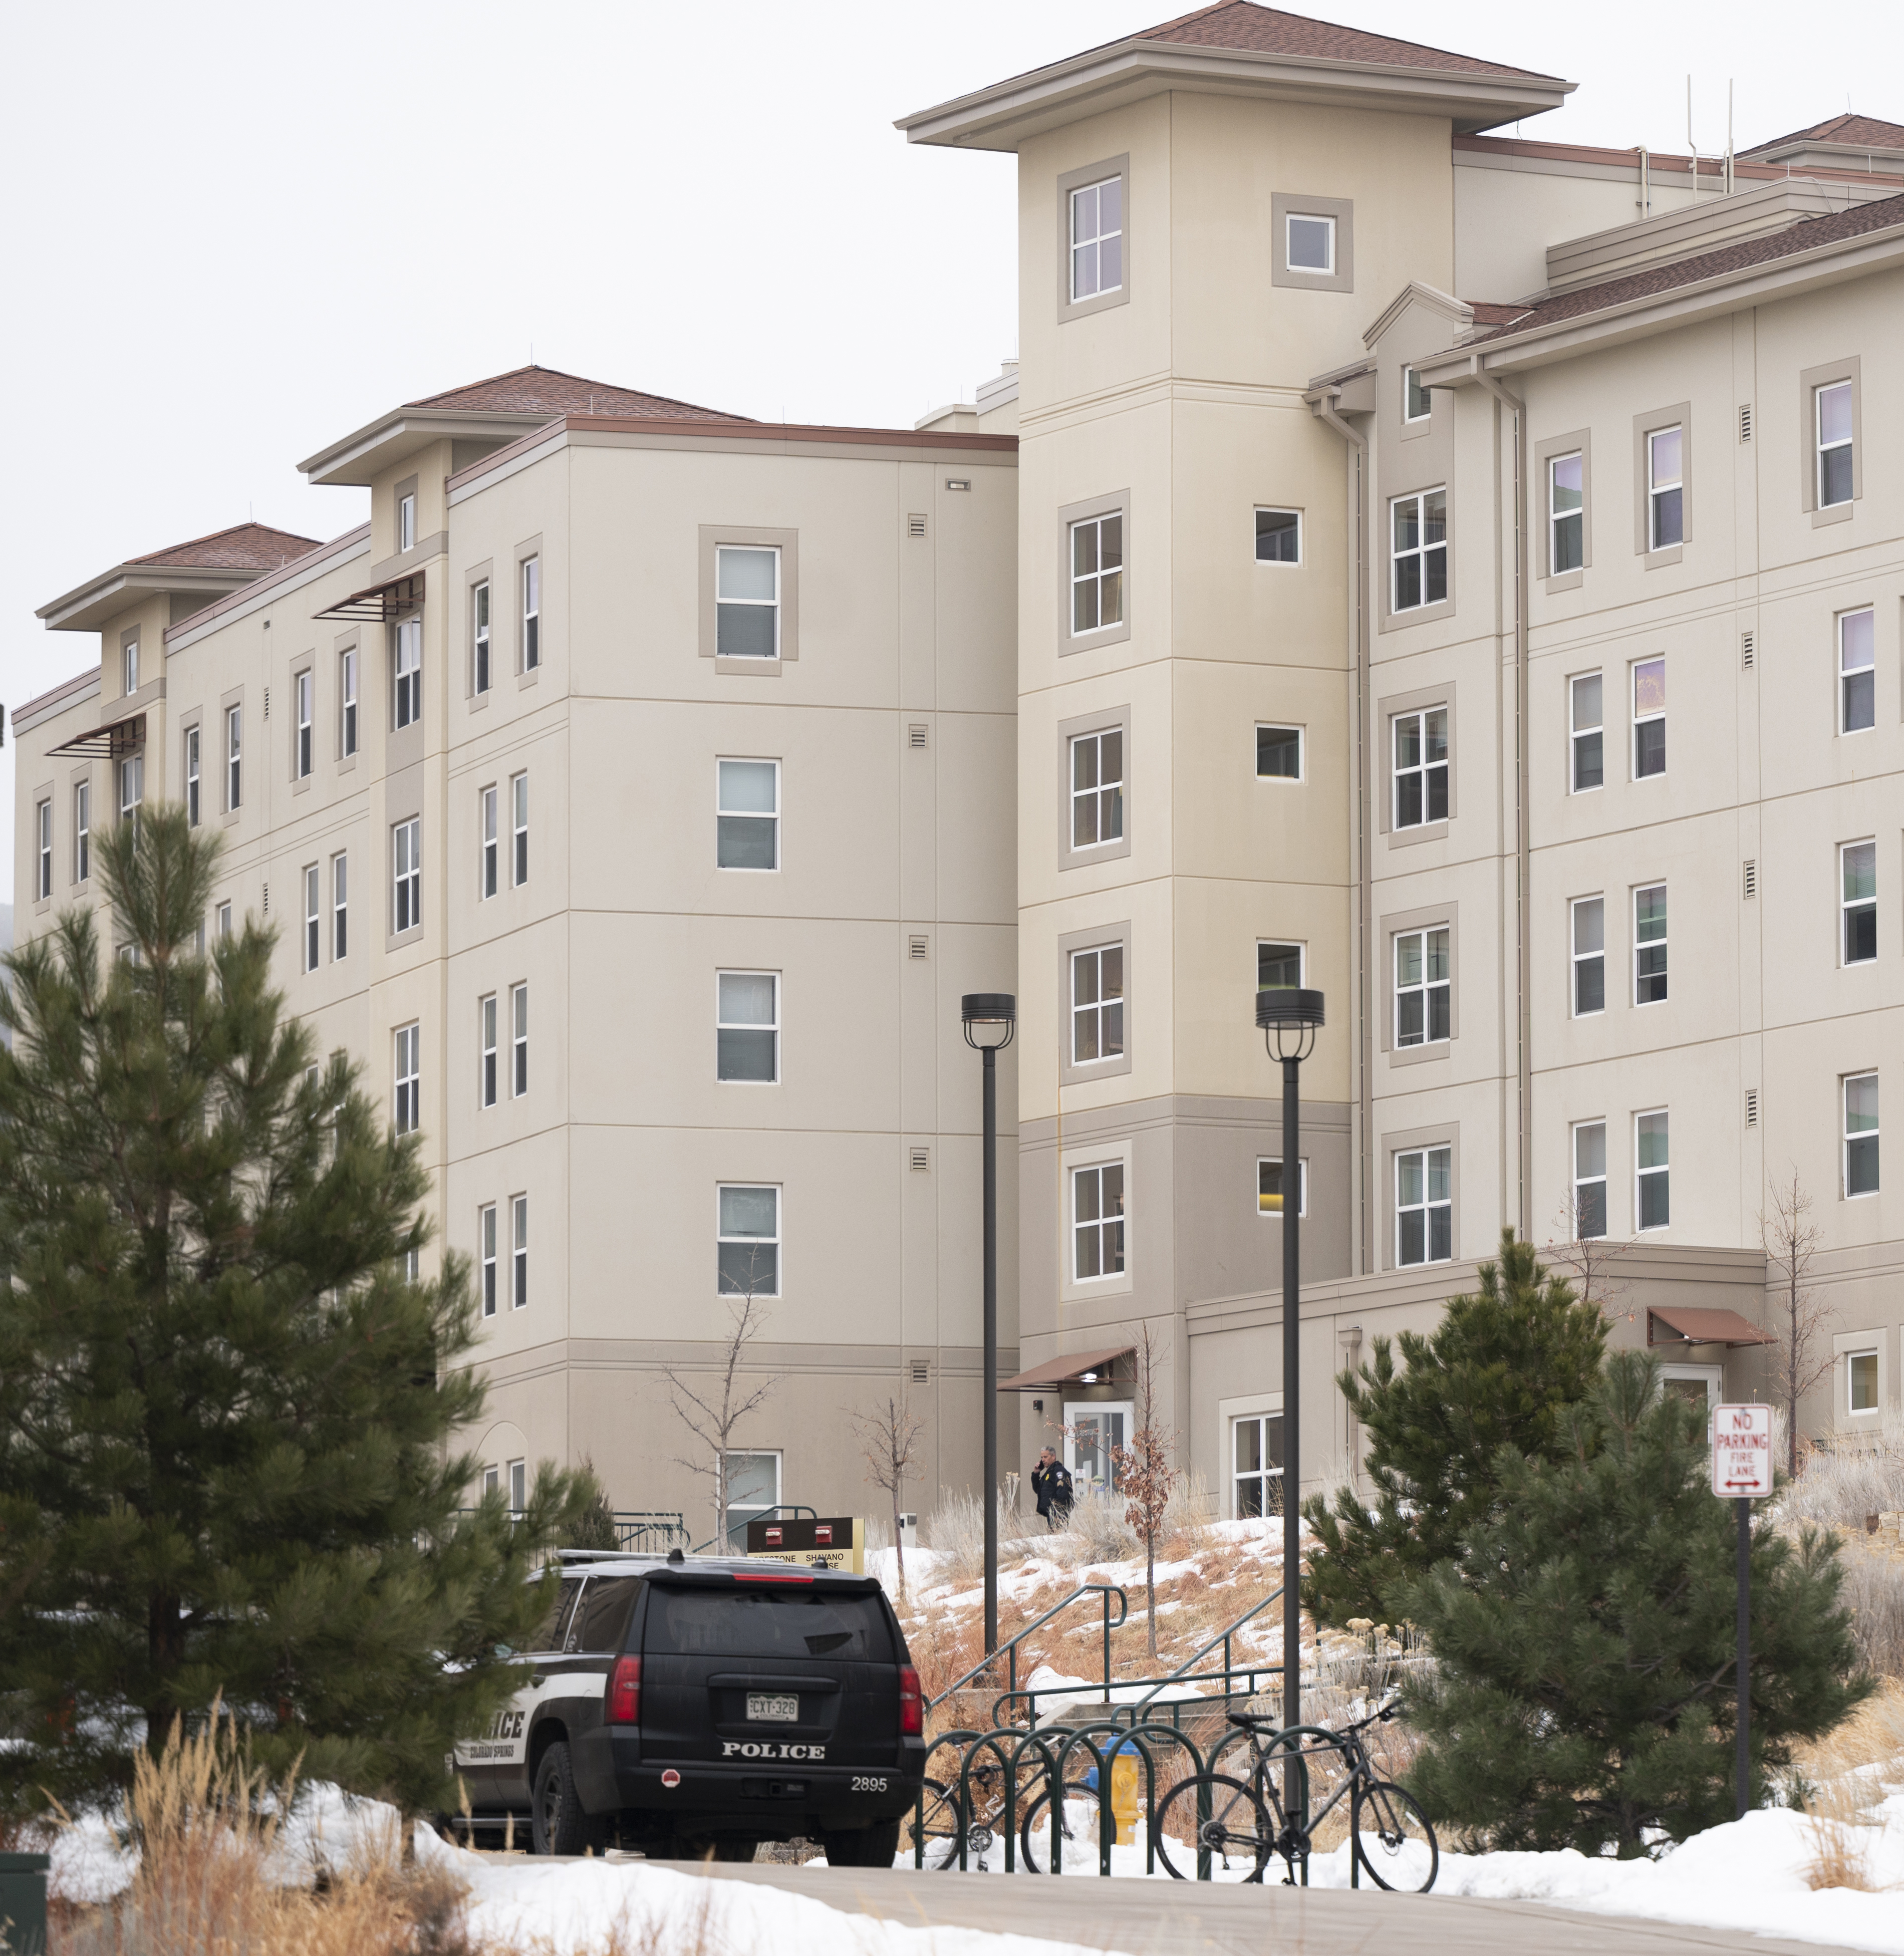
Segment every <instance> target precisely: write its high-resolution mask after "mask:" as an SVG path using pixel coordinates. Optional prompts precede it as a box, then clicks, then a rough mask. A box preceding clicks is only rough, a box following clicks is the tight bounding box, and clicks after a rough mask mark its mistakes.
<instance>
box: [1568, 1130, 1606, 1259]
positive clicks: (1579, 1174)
mask: <svg viewBox="0 0 1904 1956" xmlns="http://www.w3.org/2000/svg"><path fill="white" fill-rule="evenodd" d="M1590 1134H1598V1135H1599V1137H1600V1140H1599V1150H1600V1163H1599V1173H1598V1174H1597V1175H1595V1174H1593V1173H1592V1172H1590V1171H1591V1166H1592V1165H1591V1163H1589V1164H1588V1165H1587V1169H1583V1168H1582V1166H1581V1163H1580V1144H1581V1142H1582V1140H1584V1139H1585V1137H1587V1136H1588V1135H1590ZM1568 1167H1569V1169H1570V1172H1571V1183H1572V1187H1573V1191H1574V1199H1573V1213H1572V1216H1571V1223H1572V1226H1573V1233H1574V1240H1575V1241H1577V1242H1582V1243H1596V1242H1602V1241H1605V1240H1606V1234H1607V1213H1606V1122H1605V1121H1604V1120H1599V1121H1576V1122H1574V1125H1573V1126H1572V1128H1571V1130H1570V1131H1569V1132H1568ZM1590 1188H1598V1189H1599V1200H1600V1216H1599V1223H1600V1226H1599V1228H1598V1229H1595V1230H1592V1231H1589V1230H1587V1229H1585V1228H1584V1227H1583V1226H1582V1223H1581V1216H1582V1213H1583V1211H1582V1203H1581V1196H1580V1191H1582V1190H1583V1189H1590Z"/></svg>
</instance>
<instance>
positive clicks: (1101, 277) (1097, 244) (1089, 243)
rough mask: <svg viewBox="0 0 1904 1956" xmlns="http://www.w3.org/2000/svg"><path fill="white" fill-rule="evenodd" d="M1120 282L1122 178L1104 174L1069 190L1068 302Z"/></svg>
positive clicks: (1094, 295) (1095, 294)
mask: <svg viewBox="0 0 1904 1956" xmlns="http://www.w3.org/2000/svg"><path fill="white" fill-rule="evenodd" d="M1123 282H1124V179H1123V178H1122V177H1106V178H1104V180H1103V181H1101V182H1099V183H1094V184H1087V185H1085V188H1083V189H1082V190H1074V191H1072V193H1071V302H1072V304H1073V305H1075V304H1077V303H1078V301H1079V300H1080V299H1094V298H1097V297H1098V295H1100V293H1104V292H1116V291H1119V289H1121V288H1122V287H1123Z"/></svg>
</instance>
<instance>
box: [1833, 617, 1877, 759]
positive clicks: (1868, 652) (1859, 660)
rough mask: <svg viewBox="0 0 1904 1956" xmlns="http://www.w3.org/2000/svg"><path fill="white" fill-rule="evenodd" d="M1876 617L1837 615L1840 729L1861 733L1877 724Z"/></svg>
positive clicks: (1844, 731)
mask: <svg viewBox="0 0 1904 1956" xmlns="http://www.w3.org/2000/svg"><path fill="white" fill-rule="evenodd" d="M1873 616H1874V614H1872V613H1871V611H1870V610H1868V609H1867V610H1863V611H1841V612H1840V613H1839V614H1838V730H1839V733H1841V734H1859V733H1862V732H1863V731H1864V730H1865V728H1866V727H1874V726H1875V725H1876V724H1877V675H1876V670H1875V667H1876V664H1877V658H1876V646H1875V643H1874V631H1873Z"/></svg>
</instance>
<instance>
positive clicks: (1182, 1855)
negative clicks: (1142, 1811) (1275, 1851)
mask: <svg viewBox="0 0 1904 1956" xmlns="http://www.w3.org/2000/svg"><path fill="white" fill-rule="evenodd" d="M1204 1797H1208V1802H1209V1817H1208V1819H1205V1818H1204V1816H1203V1809H1202V1806H1201V1800H1202V1799H1203V1798H1204ZM1205 1847H1207V1848H1208V1850H1210V1875H1211V1879H1212V1880H1214V1881H1219V1882H1260V1881H1261V1879H1262V1878H1263V1869H1264V1868H1265V1866H1266V1865H1267V1864H1268V1860H1269V1857H1270V1853H1271V1849H1272V1847H1274V1839H1273V1837H1272V1836H1271V1832H1270V1827H1269V1820H1268V1816H1266V1815H1265V1813H1264V1812H1263V1808H1262V1803H1261V1801H1260V1800H1258V1799H1257V1797H1256V1796H1255V1794H1254V1793H1253V1792H1252V1790H1250V1788H1249V1787H1247V1786H1246V1785H1245V1784H1243V1782H1242V1781H1241V1780H1239V1779H1232V1778H1230V1775H1228V1774H1227V1773H1201V1774H1198V1775H1197V1776H1196V1777H1195V1778H1192V1779H1186V1780H1182V1781H1179V1782H1178V1783H1177V1784H1176V1785H1175V1786H1174V1787H1172V1788H1171V1789H1170V1792H1169V1793H1168V1794H1167V1795H1166V1796H1165V1797H1164V1801H1163V1803H1162V1804H1161V1805H1160V1806H1159V1807H1158V1808H1157V1858H1158V1859H1159V1860H1160V1861H1161V1862H1162V1863H1164V1866H1165V1867H1166V1868H1167V1869H1168V1870H1169V1871H1170V1874H1171V1875H1172V1876H1173V1877H1174V1878H1175V1879H1176V1880H1178V1881H1179V1882H1193V1881H1195V1879H1196V1878H1197V1857H1198V1850H1199V1849H1200V1848H1205Z"/></svg>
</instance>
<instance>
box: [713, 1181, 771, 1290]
mask: <svg viewBox="0 0 1904 1956" xmlns="http://www.w3.org/2000/svg"><path fill="white" fill-rule="evenodd" d="M730 1188H732V1189H740V1190H745V1191H747V1192H748V1193H749V1194H758V1193H759V1192H761V1191H769V1190H770V1191H772V1195H773V1234H772V1235H771V1236H759V1235H740V1234H736V1235H731V1236H730V1235H727V1234H725V1231H724V1229H723V1226H722V1224H721V1191H724V1190H725V1189H730ZM784 1196H785V1191H783V1189H782V1188H781V1185H780V1184H779V1183H778V1182H774V1181H722V1182H717V1183H715V1193H714V1240H715V1259H714V1270H715V1276H714V1284H715V1295H716V1296H718V1297H740V1296H742V1295H745V1294H747V1291H746V1288H745V1287H744V1286H741V1285H740V1284H738V1283H737V1284H735V1285H734V1287H733V1288H732V1289H729V1288H728V1280H727V1273H726V1272H725V1270H723V1269H722V1268H721V1248H722V1247H723V1246H724V1245H727V1244H729V1243H737V1244H742V1245H753V1246H756V1247H765V1248H769V1249H771V1250H772V1252H773V1276H772V1289H762V1288H761V1287H760V1286H759V1285H758V1284H756V1285H754V1286H753V1287H752V1292H751V1294H752V1295H753V1296H755V1297H778V1296H780V1295H781V1293H782V1292H784V1291H785V1288H786V1281H787V1272H786V1260H785V1242H786V1233H787V1217H786V1204H785V1199H784Z"/></svg>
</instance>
